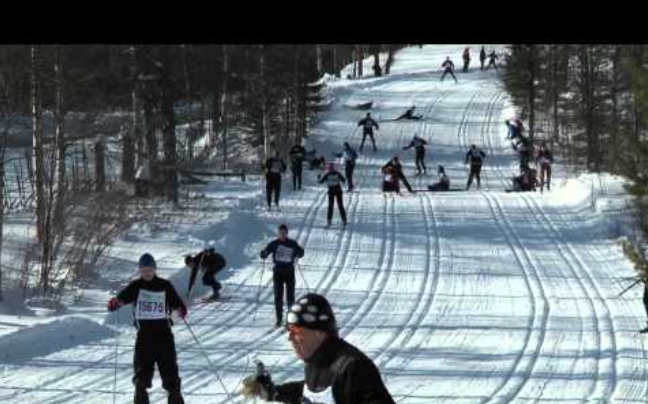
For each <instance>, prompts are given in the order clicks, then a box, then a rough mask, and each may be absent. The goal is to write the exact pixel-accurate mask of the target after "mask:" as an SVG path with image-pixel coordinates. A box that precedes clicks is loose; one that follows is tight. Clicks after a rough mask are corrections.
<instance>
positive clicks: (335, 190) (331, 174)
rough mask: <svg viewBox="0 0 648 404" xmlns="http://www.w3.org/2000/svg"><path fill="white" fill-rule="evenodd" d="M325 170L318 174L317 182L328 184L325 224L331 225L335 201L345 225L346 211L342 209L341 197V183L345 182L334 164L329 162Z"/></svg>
mask: <svg viewBox="0 0 648 404" xmlns="http://www.w3.org/2000/svg"><path fill="white" fill-rule="evenodd" d="M326 168H327V172H326V174H324V175H323V176H318V179H319V183H320V184H323V183H326V185H327V186H328V211H327V213H326V226H327V227H328V226H330V225H331V219H333V204H334V203H335V202H337V205H338V210H339V211H340V217H341V218H342V223H343V224H344V226H346V225H347V216H346V211H345V210H344V202H343V199H342V183H344V182H346V180H345V178H344V176H343V175H342V174H340V172H339V171H338V170H337V169H336V168H335V164H333V163H329V164H328V165H327V167H326Z"/></svg>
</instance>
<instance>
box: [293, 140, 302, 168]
mask: <svg viewBox="0 0 648 404" xmlns="http://www.w3.org/2000/svg"><path fill="white" fill-rule="evenodd" d="M305 157H306V149H305V148H304V146H302V145H299V144H296V145H294V146H293V147H292V149H290V163H291V164H292V165H293V167H295V166H297V167H299V166H301V165H302V164H303V162H304V158H305Z"/></svg>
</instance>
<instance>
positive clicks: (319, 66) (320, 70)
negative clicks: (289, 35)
mask: <svg viewBox="0 0 648 404" xmlns="http://www.w3.org/2000/svg"><path fill="white" fill-rule="evenodd" d="M315 59H316V60H315V62H316V68H317V77H322V73H324V72H323V68H322V45H315Z"/></svg>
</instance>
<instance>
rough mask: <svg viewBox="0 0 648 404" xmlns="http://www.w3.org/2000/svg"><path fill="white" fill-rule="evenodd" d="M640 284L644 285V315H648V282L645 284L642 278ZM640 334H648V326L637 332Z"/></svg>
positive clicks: (644, 279)
mask: <svg viewBox="0 0 648 404" xmlns="http://www.w3.org/2000/svg"><path fill="white" fill-rule="evenodd" d="M641 282H643V283H644V293H643V304H644V310H646V315H648V282H646V278H643V279H642V280H641ZM639 332H640V333H641V334H645V333H647V332H648V326H646V327H645V328H642V329H641V330H640V331H639Z"/></svg>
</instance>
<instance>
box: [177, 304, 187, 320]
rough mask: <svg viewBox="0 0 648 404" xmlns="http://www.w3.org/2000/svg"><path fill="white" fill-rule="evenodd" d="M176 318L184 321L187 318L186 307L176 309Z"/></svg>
mask: <svg viewBox="0 0 648 404" xmlns="http://www.w3.org/2000/svg"><path fill="white" fill-rule="evenodd" d="M178 316H179V317H180V318H181V319H183V320H184V319H185V318H186V317H187V308H186V307H180V308H179V309H178Z"/></svg>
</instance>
